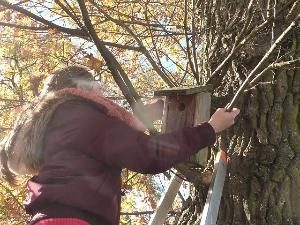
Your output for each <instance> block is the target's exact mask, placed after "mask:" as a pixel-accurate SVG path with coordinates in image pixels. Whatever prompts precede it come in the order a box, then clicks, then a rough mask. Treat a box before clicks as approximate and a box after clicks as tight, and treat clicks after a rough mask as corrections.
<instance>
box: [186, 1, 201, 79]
mask: <svg viewBox="0 0 300 225" xmlns="http://www.w3.org/2000/svg"><path fill="white" fill-rule="evenodd" d="M187 1H188V0H185V1H184V34H185V42H186V49H187V50H186V52H187V58H188V61H189V64H190V67H191V70H192V73H193V75H194V77H195V79H196V82H197V84H200V82H199V74H197V72H196V70H195V65H194V62H193V60H192V56H191V49H190V39H189V36H188V34H187V33H188V26H187V23H188V2H187Z"/></svg>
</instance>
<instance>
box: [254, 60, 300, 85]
mask: <svg viewBox="0 0 300 225" xmlns="http://www.w3.org/2000/svg"><path fill="white" fill-rule="evenodd" d="M291 66H292V67H299V66H300V59H295V60H290V61H286V62H280V63H272V64H270V65H269V66H267V67H266V68H265V69H264V70H263V71H261V72H260V73H259V74H257V75H256V77H255V78H254V79H253V80H252V81H251V82H250V83H249V84H250V86H251V87H252V86H254V85H255V84H256V83H257V82H258V81H259V80H260V79H261V78H262V77H263V76H264V75H265V73H266V72H267V71H269V70H272V69H279V68H287V67H291Z"/></svg>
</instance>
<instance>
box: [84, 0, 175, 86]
mask: <svg viewBox="0 0 300 225" xmlns="http://www.w3.org/2000/svg"><path fill="white" fill-rule="evenodd" d="M89 2H91V3H92V4H93V5H94V6H95V7H96V8H97V9H98V10H99V12H101V13H102V14H103V15H104V16H105V17H106V18H108V19H109V20H111V21H112V22H114V23H115V24H117V25H119V26H121V27H122V28H123V29H125V30H126V31H127V32H128V33H129V34H130V35H131V36H132V37H133V38H134V40H135V41H136V42H137V43H138V45H139V47H140V48H141V49H142V50H141V51H142V53H143V54H144V55H145V56H146V58H147V59H148V61H149V63H150V64H151V66H152V67H153V69H154V70H155V72H156V73H157V74H158V75H159V76H160V77H161V78H162V79H163V80H164V82H165V83H166V84H168V85H169V86H170V87H174V86H176V84H175V83H174V82H173V81H172V80H171V79H170V78H169V77H168V76H167V75H166V74H165V73H163V71H162V70H161V69H160V68H159V66H158V65H157V63H156V62H155V60H154V59H153V58H152V56H151V55H150V53H149V52H148V50H147V49H146V47H145V46H144V44H143V42H142V41H141V40H140V39H139V37H138V36H137V35H136V34H135V33H134V32H133V31H132V30H131V29H130V28H129V27H128V26H127V25H126V24H124V23H122V22H121V21H120V20H117V19H114V18H113V17H111V16H110V15H109V14H108V13H106V12H105V11H104V10H102V9H101V8H100V7H99V5H98V4H96V3H95V2H94V0H89Z"/></svg>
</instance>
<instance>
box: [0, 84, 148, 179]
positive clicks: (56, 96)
mask: <svg viewBox="0 0 300 225" xmlns="http://www.w3.org/2000/svg"><path fill="white" fill-rule="evenodd" d="M70 100H80V101H85V102H87V103H90V104H93V105H95V106H96V107H97V108H98V109H99V110H101V111H102V112H104V113H106V115H108V116H111V117H115V118H117V119H119V120H121V121H123V122H125V123H127V124H128V125H129V126H131V127H133V128H135V129H138V130H145V127H144V126H143V124H142V123H141V122H140V121H139V120H138V119H137V118H135V117H134V116H133V115H132V114H131V113H129V112H127V111H126V110H125V109H123V108H122V107H120V106H118V105H117V104H115V103H114V102H112V101H110V100H109V99H107V98H105V97H103V96H100V95H98V94H95V93H92V92H87V91H83V90H80V89H77V88H66V89H63V90H61V91H57V92H52V93H48V94H46V95H44V96H41V97H39V98H38V99H36V100H34V101H33V102H32V103H31V104H30V105H29V106H27V107H26V108H25V109H24V110H23V111H22V112H21V113H20V115H19V116H18V118H17V120H16V123H15V126H14V129H13V130H12V131H11V132H10V134H9V135H8V137H7V138H6V140H5V142H4V143H3V147H2V149H1V150H2V152H1V161H2V172H3V170H4V172H6V173H8V174H9V173H11V172H10V170H12V171H13V172H14V173H17V174H34V173H36V172H37V171H38V169H39V167H40V163H41V157H42V152H43V139H44V134H45V132H46V129H47V125H48V123H49V122H50V121H51V118H52V116H53V114H54V112H55V110H56V109H57V108H58V107H59V106H60V105H61V104H63V103H65V102H67V101H70Z"/></svg>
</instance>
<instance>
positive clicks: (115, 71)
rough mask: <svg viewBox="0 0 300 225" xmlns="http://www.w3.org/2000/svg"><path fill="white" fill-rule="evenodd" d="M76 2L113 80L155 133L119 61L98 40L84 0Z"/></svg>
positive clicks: (137, 113) (138, 114) (142, 119)
mask: <svg viewBox="0 0 300 225" xmlns="http://www.w3.org/2000/svg"><path fill="white" fill-rule="evenodd" d="M77 2H78V4H79V7H80V10H81V14H82V17H83V21H84V24H85V26H86V28H87V30H88V31H89V34H90V37H91V38H92V40H93V41H94V43H95V45H96V47H97V49H98V51H99V52H100V54H101V55H102V57H103V59H104V60H105V61H106V63H107V67H108V68H109V70H110V71H111V73H112V75H113V78H114V80H115V81H116V83H117V84H118V86H119V87H120V89H121V91H122V93H123V94H124V96H125V97H126V99H127V101H128V103H129V104H130V106H131V107H132V109H133V110H134V112H135V113H136V115H137V116H138V117H139V118H140V119H141V121H143V122H144V124H145V126H146V127H147V128H148V129H149V130H150V132H152V133H157V131H156V129H155V128H154V127H153V125H152V124H151V123H150V122H149V121H148V120H147V118H145V116H144V115H145V114H144V105H143V103H142V101H141V100H140V97H139V95H138V94H137V92H136V91H135V89H134V87H133V86H132V83H131V82H130V80H129V79H128V77H127V74H126V73H125V71H124V70H123V68H122V67H121V65H120V64H119V62H118V61H117V60H116V58H115V57H114V55H113V54H112V53H111V52H110V51H109V50H108V49H107V48H106V47H105V46H104V45H103V44H102V43H101V42H100V39H99V37H98V35H97V33H96V31H95V29H94V27H93V25H92V22H91V20H90V18H89V15H88V11H87V8H86V5H85V2H84V0H77Z"/></svg>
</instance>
